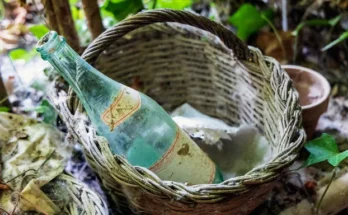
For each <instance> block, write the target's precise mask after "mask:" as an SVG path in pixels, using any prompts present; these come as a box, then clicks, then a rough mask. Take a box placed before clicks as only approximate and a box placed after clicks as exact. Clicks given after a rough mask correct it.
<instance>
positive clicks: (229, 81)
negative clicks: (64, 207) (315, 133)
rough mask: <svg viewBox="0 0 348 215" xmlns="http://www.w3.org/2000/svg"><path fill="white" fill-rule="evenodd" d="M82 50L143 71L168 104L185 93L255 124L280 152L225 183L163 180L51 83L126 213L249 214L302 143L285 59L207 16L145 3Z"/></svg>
mask: <svg viewBox="0 0 348 215" xmlns="http://www.w3.org/2000/svg"><path fill="white" fill-rule="evenodd" d="M83 57H84V58H85V59H86V60H87V61H88V62H89V63H90V64H91V65H93V66H94V67H96V68H97V69H98V70H99V71H101V72H103V73H104V74H106V75H107V76H109V77H111V78H113V79H114V80H117V81H119V82H122V83H125V84H127V85H129V86H131V85H132V83H133V82H134V80H137V81H138V82H139V83H138V84H139V85H140V86H141V89H142V91H143V92H144V93H145V94H147V95H149V96H150V97H152V98H153V99H155V100H156V101H157V102H158V103H159V104H161V105H162V106H163V107H164V108H165V109H166V110H168V111H171V110H173V108H175V107H177V106H179V105H180V104H182V103H184V102H188V103H190V104H191V105H193V106H194V107H195V108H197V109H198V110H200V111H202V112H204V113H205V114H208V115H210V116H213V117H217V118H220V119H223V120H224V121H225V122H227V123H229V124H256V125H257V127H258V128H259V129H260V131H262V132H263V133H264V135H265V136H266V138H267V139H268V141H269V144H270V145H269V147H272V149H273V152H274V153H275V157H274V159H273V160H271V161H270V162H268V163H266V164H264V165H262V166H258V167H255V168H254V169H252V170H251V171H250V172H248V173H247V174H245V175H243V176H238V177H235V178H230V179H228V180H226V181H224V182H223V183H221V184H208V185H207V184H204V185H194V186H187V185H185V184H183V183H177V182H172V181H162V180H161V179H159V178H158V177H157V176H156V175H155V174H153V173H152V172H151V171H149V170H148V169H145V168H141V167H135V166H132V165H130V164H129V163H128V162H127V161H126V160H125V159H124V158H123V157H121V156H114V155H113V154H112V153H111V151H110V149H109V146H108V142H107V141H106V140H105V138H103V137H100V136H97V135H96V132H95V131H94V130H93V129H92V128H90V127H89V126H88V125H89V122H88V121H86V120H85V121H82V120H79V119H80V117H76V116H77V115H78V116H80V111H79V109H78V108H77V110H75V109H74V108H73V107H74V104H76V102H77V100H76V99H75V98H76V97H75V96H69V97H68V100H67V102H57V101H65V100H64V96H66V95H67V94H66V93H65V92H60V93H59V92H57V89H56V88H55V89H53V91H52V92H51V94H50V95H51V97H52V99H54V100H55V101H56V107H57V109H58V111H59V112H60V114H61V116H62V118H63V120H64V121H65V122H66V124H67V125H68V127H69V129H70V132H72V133H73V134H74V135H75V136H76V137H78V138H79V141H80V142H81V143H82V144H83V146H84V148H85V152H86V157H87V159H88V160H89V163H90V165H91V166H92V168H93V169H94V170H95V171H96V172H97V173H98V174H99V176H100V178H101V180H102V183H103V185H104V187H105V189H106V190H107V191H108V193H109V195H110V196H111V197H112V199H113V201H114V202H111V203H110V204H111V205H112V206H114V207H117V209H118V210H119V211H120V212H123V213H124V214H131V213H145V214H182V213H186V214H248V213H250V212H251V211H252V210H253V209H254V208H255V207H256V206H258V205H259V204H260V203H261V202H262V201H264V199H265V198H266V197H267V194H268V193H269V191H270V190H271V189H272V188H273V186H274V182H275V180H276V179H277V178H278V177H279V176H280V174H281V173H282V170H284V168H285V167H287V166H289V165H290V164H291V163H292V162H293V161H294V159H295V158H296V156H297V153H298V151H299V149H300V148H301V146H302V144H303V143H304V139H305V134H304V131H303V129H302V126H301V109H300V106H299V103H298V94H297V92H296V91H295V90H294V89H293V88H292V86H291V81H290V79H289V77H288V76H287V74H286V73H285V72H284V71H283V70H282V69H281V67H280V65H279V63H278V62H277V61H276V60H274V59H273V58H270V57H265V56H263V55H262V54H261V52H260V51H259V50H258V49H256V48H253V47H249V48H248V47H247V46H246V45H245V44H243V43H242V42H241V41H240V40H239V39H238V38H237V37H236V36H235V35H234V34H233V33H232V32H231V31H229V30H228V29H226V28H224V27H223V26H222V25H220V24H217V23H215V22H213V21H210V20H208V19H206V18H204V17H200V16H197V15H194V14H193V13H190V12H184V11H173V10H154V11H147V12H142V13H139V14H137V15H134V16H132V17H130V18H128V19H126V20H124V21H122V22H120V23H119V24H118V25H116V26H114V27H113V28H111V29H109V30H107V31H105V32H104V33H103V34H101V35H100V36H99V37H98V38H97V39H96V40H94V41H93V42H92V44H90V45H89V47H88V48H87V49H86V51H85V52H84V54H83ZM70 95H71V94H70ZM58 97H60V98H58ZM57 98H58V99H57ZM226 159H228V158H226Z"/></svg>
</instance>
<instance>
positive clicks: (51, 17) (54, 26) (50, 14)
mask: <svg viewBox="0 0 348 215" xmlns="http://www.w3.org/2000/svg"><path fill="white" fill-rule="evenodd" d="M42 4H43V5H44V8H45V16H46V19H47V22H48V25H49V27H50V29H51V30H54V31H56V32H57V33H58V34H60V31H59V25H58V21H57V17H56V15H55V13H54V9H53V4H52V0H42Z"/></svg>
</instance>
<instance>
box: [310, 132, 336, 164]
mask: <svg viewBox="0 0 348 215" xmlns="http://www.w3.org/2000/svg"><path fill="white" fill-rule="evenodd" d="M304 147H305V148H306V149H307V151H308V152H309V153H310V156H309V157H308V159H307V161H306V163H305V166H309V165H312V164H315V163H319V162H322V161H325V160H329V159H332V158H333V157H335V156H336V155H338V154H339V151H338V147H337V144H336V141H335V139H334V138H333V137H332V136H330V135H328V134H325V133H324V134H322V135H321V136H320V137H319V138H317V139H314V140H311V141H309V142H307V143H306V144H305V146H304Z"/></svg>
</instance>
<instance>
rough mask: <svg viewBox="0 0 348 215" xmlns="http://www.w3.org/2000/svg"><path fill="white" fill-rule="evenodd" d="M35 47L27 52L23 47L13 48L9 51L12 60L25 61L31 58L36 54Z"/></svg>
mask: <svg viewBox="0 0 348 215" xmlns="http://www.w3.org/2000/svg"><path fill="white" fill-rule="evenodd" d="M36 54H37V53H36V51H35V49H32V50H31V51H30V52H28V51H27V50H25V49H15V50H13V51H11V52H10V53H9V55H10V58H11V59H12V60H25V61H26V62H27V61H29V60H30V59H32V58H33V57H34V56H35V55H36Z"/></svg>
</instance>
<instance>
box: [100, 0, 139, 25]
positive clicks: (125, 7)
mask: <svg viewBox="0 0 348 215" xmlns="http://www.w3.org/2000/svg"><path fill="white" fill-rule="evenodd" d="M143 8H144V5H143V2H142V0H106V1H105V2H104V4H103V6H102V9H104V10H106V11H108V12H110V13H112V14H113V15H114V17H115V19H117V20H118V21H121V20H123V19H124V18H126V17H127V16H128V15H130V14H135V13H137V12H138V11H140V10H141V9H143Z"/></svg>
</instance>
